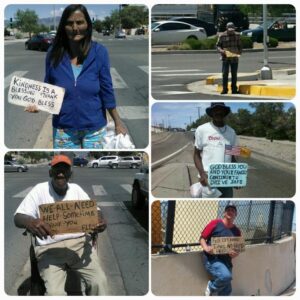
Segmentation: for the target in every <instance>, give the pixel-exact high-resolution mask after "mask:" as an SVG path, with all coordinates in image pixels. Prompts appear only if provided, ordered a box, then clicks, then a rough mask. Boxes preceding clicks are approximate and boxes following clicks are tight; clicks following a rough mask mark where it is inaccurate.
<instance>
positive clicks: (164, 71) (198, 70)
mask: <svg viewBox="0 0 300 300" xmlns="http://www.w3.org/2000/svg"><path fill="white" fill-rule="evenodd" d="M201 71H204V70H200V69H191V70H158V71H153V70H152V73H171V72H201Z"/></svg>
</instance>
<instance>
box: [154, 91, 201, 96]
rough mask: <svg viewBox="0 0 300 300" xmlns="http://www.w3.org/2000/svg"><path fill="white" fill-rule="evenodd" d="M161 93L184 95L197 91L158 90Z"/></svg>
mask: <svg viewBox="0 0 300 300" xmlns="http://www.w3.org/2000/svg"><path fill="white" fill-rule="evenodd" d="M159 94H161V95H185V94H197V92H188V91H186V92H185V91H170V92H163V91H162V92H159Z"/></svg>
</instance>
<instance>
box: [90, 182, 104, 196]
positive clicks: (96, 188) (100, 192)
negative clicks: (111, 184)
mask: <svg viewBox="0 0 300 300" xmlns="http://www.w3.org/2000/svg"><path fill="white" fill-rule="evenodd" d="M92 188H93V192H94V195H95V196H107V192H106V190H105V189H104V187H103V185H92Z"/></svg>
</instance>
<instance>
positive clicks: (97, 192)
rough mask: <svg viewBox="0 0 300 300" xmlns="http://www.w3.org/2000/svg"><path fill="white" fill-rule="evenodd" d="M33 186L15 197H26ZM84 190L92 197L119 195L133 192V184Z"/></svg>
mask: <svg viewBox="0 0 300 300" xmlns="http://www.w3.org/2000/svg"><path fill="white" fill-rule="evenodd" d="M32 188H33V186H29V187H27V188H25V189H24V190H22V191H19V192H18V193H16V194H15V195H13V196H12V197H13V198H19V199H23V198H25V196H26V195H27V194H28V193H29V192H30V191H31V190H32ZM84 190H86V191H87V192H88V194H89V196H90V197H91V198H92V197H94V196H95V197H106V196H112V195H115V194H117V195H119V194H124V195H127V196H128V195H129V194H131V190H132V185H131V184H127V183H124V184H119V185H115V186H114V187H113V190H112V188H111V187H104V186H103V185H91V187H90V188H89V187H88V188H84ZM90 190H91V191H92V193H90V192H89V191H90Z"/></svg>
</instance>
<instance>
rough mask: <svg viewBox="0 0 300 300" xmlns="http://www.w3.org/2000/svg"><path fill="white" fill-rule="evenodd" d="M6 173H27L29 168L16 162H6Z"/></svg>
mask: <svg viewBox="0 0 300 300" xmlns="http://www.w3.org/2000/svg"><path fill="white" fill-rule="evenodd" d="M4 171H5V172H19V173H22V172H27V171H28V167H27V166H26V165H24V164H20V163H18V162H15V161H9V160H6V161H5V162H4Z"/></svg>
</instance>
